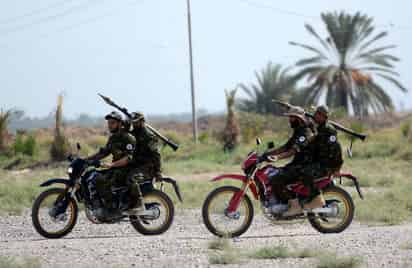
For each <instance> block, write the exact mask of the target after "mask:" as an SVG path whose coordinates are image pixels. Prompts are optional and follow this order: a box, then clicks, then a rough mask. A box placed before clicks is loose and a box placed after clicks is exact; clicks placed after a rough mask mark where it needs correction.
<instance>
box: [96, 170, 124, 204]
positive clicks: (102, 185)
mask: <svg viewBox="0 0 412 268" xmlns="http://www.w3.org/2000/svg"><path fill="white" fill-rule="evenodd" d="M129 173H130V168H128V167H126V168H114V169H109V170H106V171H103V172H99V174H98V175H97V176H96V182H95V184H96V190H97V193H98V194H99V196H100V197H101V198H102V200H103V203H104V206H105V207H106V208H113V193H112V187H124V186H126V185H127V184H128V174H129Z"/></svg>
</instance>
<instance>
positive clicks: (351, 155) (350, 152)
mask: <svg viewBox="0 0 412 268" xmlns="http://www.w3.org/2000/svg"><path fill="white" fill-rule="evenodd" d="M352 146H353V140H351V142H350V146H349V148H348V150H347V153H348V157H349V158H352V157H353V153H352Z"/></svg>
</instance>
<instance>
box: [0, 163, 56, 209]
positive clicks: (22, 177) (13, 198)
mask: <svg viewBox="0 0 412 268" xmlns="http://www.w3.org/2000/svg"><path fill="white" fill-rule="evenodd" d="M59 175H60V176H62V175H64V171H63V170H56V169H51V170H42V171H33V172H29V173H24V174H16V173H14V172H4V171H0V181H1V184H0V214H20V213H21V212H22V211H23V210H24V209H25V208H31V206H32V204H33V201H34V199H35V198H36V197H37V196H38V194H39V193H40V192H41V191H43V190H44V189H42V188H41V187H39V185H40V183H41V182H43V181H45V180H46V179H48V178H53V177H59Z"/></svg>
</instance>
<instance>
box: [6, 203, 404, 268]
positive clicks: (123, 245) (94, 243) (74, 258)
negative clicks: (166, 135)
mask: <svg viewBox="0 0 412 268" xmlns="http://www.w3.org/2000/svg"><path fill="white" fill-rule="evenodd" d="M213 239H214V238H213V236H212V235H211V234H209V233H208V231H207V230H206V228H205V227H204V226H203V224H202V222H201V217H200V211H199V210H181V211H178V214H177V215H176V218H175V221H174V224H173V226H172V228H171V229H170V230H169V231H168V232H167V233H166V234H164V235H161V236H156V237H145V236H142V235H140V234H138V233H136V232H135V231H134V229H133V228H132V227H131V226H130V225H129V224H127V223H122V224H114V225H92V224H89V222H87V220H86V218H85V217H83V216H81V217H80V220H79V222H78V224H77V225H76V227H75V229H74V231H73V232H72V233H71V234H70V235H69V236H67V237H66V238H64V239H59V240H46V239H43V238H42V237H40V236H39V235H38V234H37V233H35V231H34V229H33V227H32V225H31V220H30V217H29V214H27V215H26V216H16V217H10V216H9V217H0V255H2V256H15V257H20V256H34V257H39V258H40V261H41V262H42V263H43V264H44V266H45V267H132V266H134V267H209V266H210V264H209V259H208V256H209V255H210V253H211V252H212V251H211V250H209V249H208V243H209V242H210V241H211V240H213ZM411 241H412V224H406V225H401V226H388V227H367V226H362V225H360V224H357V223H353V224H352V226H351V227H350V228H349V229H348V230H346V231H345V232H344V233H342V234H333V235H321V234H319V233H317V232H316V231H315V230H313V229H312V228H311V227H310V226H309V224H306V223H299V224H293V225H272V224H271V223H269V222H267V221H266V220H265V219H264V218H262V217H261V216H257V217H256V218H255V220H254V223H253V225H252V227H251V229H250V230H249V231H248V232H247V233H246V234H245V235H244V236H242V237H241V238H240V239H238V240H235V241H234V242H233V246H234V247H235V248H237V249H242V250H243V251H246V250H248V249H256V248H258V247H261V246H286V247H299V248H307V247H315V248H316V249H327V251H328V252H336V253H338V254H339V255H348V256H361V257H362V258H363V259H364V261H365V267H412V250H406V249H403V248H402V246H403V245H405V244H406V243H410V242H411ZM316 263H317V260H316V259H315V258H308V259H292V258H289V259H283V260H255V259H245V260H244V263H243V264H240V266H243V267H250V266H251V265H253V267H314V266H316ZM268 264H270V265H269V266H268ZM237 266H239V265H229V266H227V267H237Z"/></svg>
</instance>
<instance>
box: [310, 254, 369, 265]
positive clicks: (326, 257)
mask: <svg viewBox="0 0 412 268" xmlns="http://www.w3.org/2000/svg"><path fill="white" fill-rule="evenodd" d="M318 261H319V263H318V264H317V268H356V267H360V266H361V265H362V262H363V261H362V259H361V258H359V257H352V256H348V257H338V256H336V255H335V254H322V255H321V256H320V257H319V258H318Z"/></svg>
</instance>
